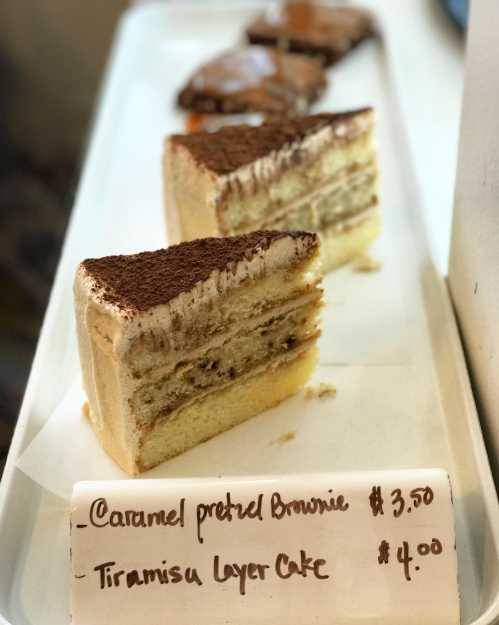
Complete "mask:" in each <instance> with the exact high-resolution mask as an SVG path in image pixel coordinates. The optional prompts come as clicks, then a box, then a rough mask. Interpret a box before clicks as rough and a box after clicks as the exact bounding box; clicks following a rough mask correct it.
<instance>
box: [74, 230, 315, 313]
mask: <svg viewBox="0 0 499 625" xmlns="http://www.w3.org/2000/svg"><path fill="white" fill-rule="evenodd" d="M283 237H291V238H293V239H304V240H305V241H306V242H307V243H308V244H309V246H310V253H311V254H312V253H313V251H314V250H315V248H316V247H317V245H318V238H317V235H315V234H313V233H310V232H300V231H288V232H277V231H272V230H260V231H257V232H252V233H250V234H244V235H241V236H237V237H226V238H208V239H197V240H195V241H189V242H186V243H180V244H179V245H173V246H171V247H168V248H166V249H161V250H157V251H154V252H142V253H140V254H132V255H129V256H106V257H104V258H90V259H87V260H84V261H83V262H82V266H83V268H84V269H85V271H86V273H87V274H88V275H90V276H91V277H92V278H93V280H94V282H95V286H94V287H92V290H93V291H94V292H97V291H99V297H100V298H101V299H102V300H103V301H105V302H107V303H109V304H114V305H116V306H118V307H119V308H121V309H122V310H123V311H129V312H131V313H133V312H144V311H147V310H149V309H150V308H152V307H154V306H158V305H160V304H166V303H167V302H169V301H170V300H172V299H173V298H175V297H176V296H177V295H180V294H181V293H186V292H188V291H190V290H191V289H192V288H193V287H194V286H195V285H196V284H197V283H198V282H203V281H204V280H207V279H208V278H209V276H210V274H211V273H212V271H214V270H215V269H219V270H223V269H226V268H231V269H232V268H234V263H238V262H240V261H242V260H244V259H246V260H250V259H251V258H253V256H255V254H257V253H258V251H259V250H264V251H265V250H267V249H268V248H269V247H270V245H271V243H272V242H273V241H276V240H277V239H281V238H283Z"/></svg>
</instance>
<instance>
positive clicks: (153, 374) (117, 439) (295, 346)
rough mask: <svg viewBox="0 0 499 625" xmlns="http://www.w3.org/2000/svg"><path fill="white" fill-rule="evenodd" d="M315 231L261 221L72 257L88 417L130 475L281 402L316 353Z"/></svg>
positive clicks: (319, 292) (319, 295)
mask: <svg viewBox="0 0 499 625" xmlns="http://www.w3.org/2000/svg"><path fill="white" fill-rule="evenodd" d="M319 264H320V254H319V239H318V237H317V236H316V235H315V234H311V233H306V232H269V231H260V232H254V233H251V234H248V235H241V236H237V237H229V238H208V239H201V240H196V241H191V242H188V243H183V244H180V245H176V246H173V247H170V248H167V249H163V250H158V251H155V252H144V253H142V254H135V255H131V256H110V257H105V258H99V259H89V260H86V261H84V262H82V263H81V264H80V266H79V268H78V271H77V273H76V279H75V305H76V320H77V331H78V340H79V348H80V359H81V365H82V371H83V381H84V386H85V390H86V393H87V396H88V402H89V407H90V411H89V412H90V415H89V417H90V422H91V425H92V427H93V429H94V431H95V433H96V434H97V436H98V438H99V439H100V441H101V443H102V445H103V446H104V448H105V449H106V451H107V452H108V453H109V454H110V455H111V456H112V457H113V458H114V460H115V461H116V462H117V463H118V464H119V465H120V466H121V467H122V468H123V469H124V470H125V471H127V472H128V473H130V474H136V473H139V472H141V471H144V470H146V469H149V468H151V467H153V466H155V465H157V464H159V463H160V462H162V461H163V460H166V459H167V458H171V457H173V456H175V455H177V454H180V453H182V452H183V451H185V450H187V449H189V448H191V447H193V446H195V445H197V444H198V443H201V442H203V441H205V440H207V439H209V438H211V437H213V436H215V435H216V434H219V433H220V432H223V431H224V430H227V429H229V428H231V427H233V426H235V425H237V424H238V423H241V422H243V421H245V420H246V419H248V418H250V417H252V416H254V415H256V414H257V413H259V412H262V411H263V410H266V409H267V408H270V407H271V406H274V405H276V404H278V403H279V402H281V401H282V400H283V399H285V398H286V397H289V396H290V395H292V394H293V393H295V392H296V391H297V390H298V389H299V388H300V387H302V386H303V385H304V384H305V382H306V381H307V379H308V377H309V375H310V373H311V372H312V370H313V368H314V365H315V361H316V348H315V341H316V339H317V337H318V336H319V334H320V331H319V326H318V311H319V309H320V306H321V298H322V290H321V287H320V267H319Z"/></svg>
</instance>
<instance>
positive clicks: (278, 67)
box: [178, 46, 326, 114]
mask: <svg viewBox="0 0 499 625" xmlns="http://www.w3.org/2000/svg"><path fill="white" fill-rule="evenodd" d="M325 85H326V76H325V73H324V71H323V69H322V65H321V63H320V61H318V60H317V59H311V58H310V57H307V56H304V55H301V54H286V53H284V52H280V51H278V50H275V49H272V48H266V47H262V46H250V47H248V48H239V49H234V50H228V51H227V52H224V53H223V54H221V55H219V56H218V57H216V58H215V59H213V60H212V61H210V62H208V63H206V64H205V65H202V66H201V67H200V68H199V69H198V70H197V71H196V72H195V73H194V74H193V75H192V76H191V78H190V80H189V81H188V83H187V85H186V86H185V87H184V88H183V89H182V90H181V91H180V93H179V95H178V104H179V106H181V107H182V108H185V109H188V110H191V111H197V112H199V113H241V112H246V111H262V112H268V113H280V114H287V113H290V112H299V111H302V112H303V111H304V110H306V106H307V105H308V104H309V103H311V102H313V101H314V100H316V99H317V98H318V97H319V95H320V93H321V92H322V91H323V89H324V87H325Z"/></svg>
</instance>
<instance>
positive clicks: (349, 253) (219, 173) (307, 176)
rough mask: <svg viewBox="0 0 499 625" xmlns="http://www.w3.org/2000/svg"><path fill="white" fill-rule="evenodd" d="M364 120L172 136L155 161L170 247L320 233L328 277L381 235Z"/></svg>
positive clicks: (314, 119)
mask: <svg viewBox="0 0 499 625" xmlns="http://www.w3.org/2000/svg"><path fill="white" fill-rule="evenodd" d="M373 124H374V115H373V111H372V110H371V109H369V108H367V109H362V110H358V111H351V112H347V113H326V114H321V115H312V116H307V117H301V118H296V119H293V120H287V121H282V122H276V123H269V124H263V125H261V126H258V127H250V126H232V127H227V128H222V129H220V130H218V131H217V132H214V133H207V132H199V133H193V134H190V135H173V136H172V137H170V138H169V139H168V140H167V142H166V148H165V155H164V171H165V175H164V178H165V192H166V209H167V228H168V236H169V242H170V243H177V242H179V241H185V240H190V239H195V238H198V237H201V236H227V235H235V234H241V233H244V232H251V231H252V230H258V229H267V228H268V229H278V230H288V229H300V230H310V231H315V232H318V233H320V235H321V238H322V254H323V266H324V269H325V270H326V271H327V270H329V269H332V268H334V267H337V266H338V265H341V264H342V263H344V262H346V261H348V260H349V259H351V258H352V257H354V256H356V255H357V254H359V253H361V252H362V251H364V249H365V248H366V247H367V246H368V245H369V244H370V243H371V242H372V241H373V240H374V239H375V238H376V236H377V235H378V233H379V231H380V226H381V216H380V211H379V209H378V192H377V165H376V154H375V147H374V140H373Z"/></svg>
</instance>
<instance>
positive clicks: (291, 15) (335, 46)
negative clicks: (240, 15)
mask: <svg viewBox="0 0 499 625" xmlns="http://www.w3.org/2000/svg"><path fill="white" fill-rule="evenodd" d="M373 32H374V26H373V20H372V17H371V15H370V14H369V13H368V12H367V11H362V10H359V9H356V8H353V7H331V6H322V5H320V4H316V3H315V2H310V1H308V2H306V1H294V2H293V1H289V2H287V3H286V4H284V6H283V7H282V8H281V9H280V10H279V12H277V13H268V14H266V15H262V16H260V17H259V18H257V20H256V21H255V22H253V24H251V25H250V26H249V27H248V29H247V31H246V34H247V36H248V38H249V40H250V42H252V43H256V44H264V45H276V44H279V46H280V47H281V48H282V49H285V50H286V49H287V50H290V51H293V52H303V53H307V54H312V55H319V56H321V57H322V59H323V60H324V61H325V63H326V64H327V65H330V64H331V63H334V62H335V61H338V60H339V59H340V58H341V57H343V56H344V55H345V54H347V53H348V52H349V51H350V50H351V49H352V48H353V47H355V46H356V45H357V44H358V43H360V42H361V41H363V40H364V39H366V38H367V37H369V36H371V35H372V34H373Z"/></svg>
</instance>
